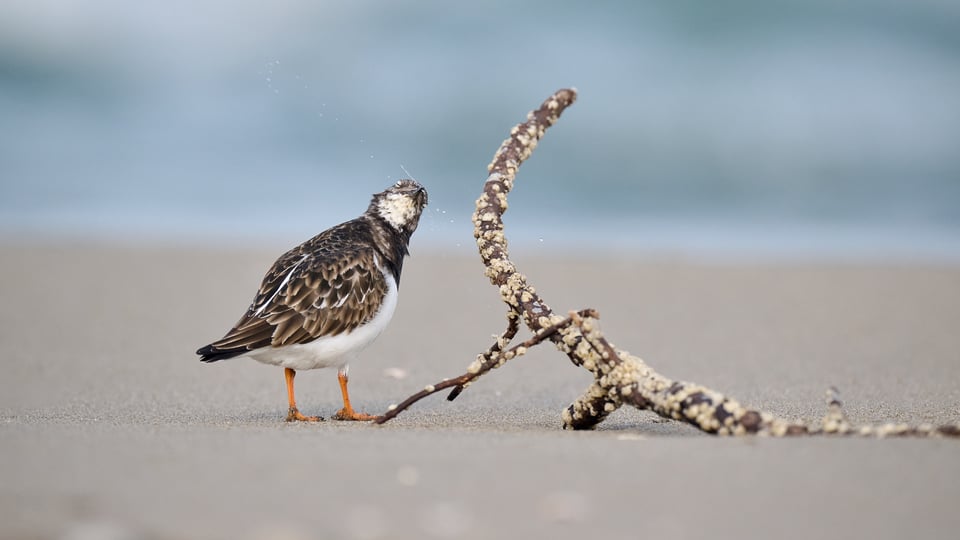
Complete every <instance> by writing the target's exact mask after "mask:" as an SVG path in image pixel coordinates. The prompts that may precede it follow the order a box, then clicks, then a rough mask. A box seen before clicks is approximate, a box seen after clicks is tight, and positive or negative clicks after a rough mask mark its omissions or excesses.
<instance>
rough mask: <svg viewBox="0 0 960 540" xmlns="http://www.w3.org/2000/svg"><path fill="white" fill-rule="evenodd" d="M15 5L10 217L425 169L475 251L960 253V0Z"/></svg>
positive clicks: (434, 209) (221, 198)
mask: <svg viewBox="0 0 960 540" xmlns="http://www.w3.org/2000/svg"><path fill="white" fill-rule="evenodd" d="M134 4H135V3H130V2H122V1H119V0H114V1H110V0H95V1H91V2H85V3H83V6H82V7H80V6H79V5H77V6H76V7H71V4H67V5H61V3H58V2H53V1H52V0H51V1H38V2H32V3H18V5H8V4H7V3H4V4H2V5H0V235H2V236H7V237H9V236H19V235H23V236H27V237H29V236H44V237H50V236H53V237H58V236H62V237H66V238H93V239H98V238H102V239H119V240H133V241H140V240H146V241H162V242H185V243H193V244H204V243H212V242H227V243H233V244H246V243H265V242H274V241H280V242H285V243H295V242H297V241H299V240H301V239H303V238H305V237H307V236H309V235H311V234H313V233H315V232H317V231H319V230H321V229H323V228H325V227H327V226H329V225H332V224H334V223H337V222H339V221H342V220H344V219H348V218H350V217H353V216H355V215H356V214H358V213H359V212H361V211H362V210H363V209H364V208H365V206H366V202H367V200H368V197H369V195H370V193H372V192H374V191H379V190H381V189H383V188H384V187H385V186H386V185H388V184H390V183H392V182H393V181H395V180H396V179H398V178H401V177H405V176H407V174H406V173H405V172H404V171H403V170H402V168H401V166H403V167H405V168H406V169H407V170H408V171H409V172H410V173H411V174H412V175H413V176H415V177H416V178H417V179H419V180H420V181H421V182H422V183H423V184H425V185H426V186H427V187H428V189H429V191H430V197H431V207H430V214H429V216H427V217H426V218H425V219H424V222H423V226H422V227H421V231H420V232H418V233H417V237H416V239H415V244H416V245H420V246H425V247H430V248H431V249H441V250H444V249H450V250H456V249H469V245H470V243H471V240H472V239H471V227H470V224H469V215H470V212H471V210H472V205H473V201H474V199H475V198H476V196H477V194H478V192H479V187H480V184H481V182H482V181H483V179H484V177H485V174H486V169H485V167H486V164H487V163H488V162H489V160H490V158H491V156H492V154H493V152H494V150H495V149H496V148H497V146H498V145H499V143H500V141H501V140H502V139H503V138H504V136H505V135H506V134H507V132H508V130H509V128H510V127H511V126H512V125H513V124H515V123H516V122H518V121H520V120H521V119H523V117H524V115H525V114H526V112H527V111H528V110H529V109H530V108H531V107H533V106H535V105H537V104H538V103H539V102H540V101H541V100H542V99H543V98H545V97H546V96H547V95H549V94H550V93H551V92H552V91H554V90H555V89H557V88H560V87H562V86H568V85H569V86H576V87H577V88H578V89H579V91H580V100H579V101H578V103H577V104H576V105H575V106H574V107H573V108H571V109H570V110H569V111H568V112H567V113H566V114H565V115H564V117H563V119H562V120H561V122H560V124H558V125H557V126H556V127H555V128H554V129H553V130H551V131H550V132H549V133H548V135H547V138H546V139H545V140H544V141H543V142H542V144H541V145H540V147H539V148H538V149H537V151H536V152H535V153H534V156H533V158H532V160H531V161H530V162H529V163H527V164H526V165H525V166H524V167H523V169H521V172H520V177H519V181H518V184H517V188H516V190H515V192H514V194H513V195H512V196H511V209H510V212H509V214H508V216H507V220H508V226H509V227H510V228H509V230H508V232H509V233H510V237H511V239H512V240H513V241H514V242H515V244H521V245H525V246H529V247H530V248H532V249H538V250H543V251H550V250H563V249H565V248H564V244H565V242H575V243H577V244H580V245H588V246H591V247H593V248H596V249H600V250H617V251H619V252H622V253H645V252H668V253H679V254H694V255H695V254H719V255H721V256H722V255H731V256H734V255H737V254H743V253H745V254H759V255H764V254H772V255H791V254H792V255H798V256H821V257H834V256H842V257H850V256H852V257H859V256H871V257H872V256H878V257H884V258H892V259H916V258H921V259H937V260H941V259H943V260H960V4H958V3H950V2H939V1H935V0H921V1H914V2H900V1H889V2H886V1H871V2H867V1H848V2H833V1H825V0H808V1H790V2H762V1H746V0H741V1H731V2H724V3H713V2H692V1H685V2H676V1H675V2H594V3H576V4H574V3H571V4H569V5H566V6H562V7H561V5H560V4H558V3H556V2H505V1H504V2H482V3H481V2H474V3H465V2H440V1H437V2H389V3H387V2H348V1H338V2H316V1H306V0H304V1H290V2H283V3H279V4H272V3H266V2H257V3H253V2H239V3H238V2H228V1H226V0H218V1H207V2H199V3H197V2H185V1H175V2H167V3H163V4H158V5H155V6H140V5H134Z"/></svg>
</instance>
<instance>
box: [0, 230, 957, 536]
mask: <svg viewBox="0 0 960 540" xmlns="http://www.w3.org/2000/svg"><path fill="white" fill-rule="evenodd" d="M286 247H287V246H277V247H276V249H263V250H259V249H258V250H256V251H239V250H233V251H230V250H203V249H199V248H178V247H119V246H96V245H80V246H71V245H69V244H66V243H52V242H46V243H40V244H38V245H28V244H25V243H24V244H13V243H6V244H3V245H0V254H2V256H0V260H2V263H0V298H2V300H3V309H2V310H0V317H2V324H0V353H2V360H0V366H2V368H0V374H2V375H0V419H2V420H0V452H2V454H0V456H2V459H0V479H2V481H0V538H18V539H20V538H26V539H33V538H38V539H40V538H42V539H47V538H50V539H60V538H63V539H71V540H74V539H94V538H97V539H132V538H137V539H139V538H144V539H179V538H209V539H250V540H266V539H278V540H279V539H285V540H286V539H314V538H316V539H329V538H345V539H349V538H357V539H376V538H384V539H406V538H410V539H413V538H418V539H419V538H464V539H488V538H580V537H590V538H600V537H603V538H610V539H619V538H624V539H626V538H703V537H706V536H708V535H709V536H711V537H714V538H797V539H808V538H871V539H886V538H890V539H895V538H907V537H916V538H925V539H928V538H955V535H956V531H957V530H960V513H958V512H957V508H958V506H960V483H958V482H957V479H958V478H960V441H956V440H860V439H825V438H801V439H792V440H773V439H759V438H744V439H733V438H717V437H712V436H707V435H702V434H700V433H698V432H697V431H695V430H694V429H692V428H690V427H688V426H684V425H681V424H678V423H676V422H669V421H663V420H661V419H659V418H657V417H656V416H655V415H653V414H650V413H648V412H640V411H636V410H632V409H621V410H619V411H617V412H616V413H615V414H614V415H613V416H612V417H611V418H610V419H609V420H607V421H606V422H605V423H603V424H602V425H601V426H600V428H599V429H598V430H596V431H592V432H568V431H563V430H561V429H560V418H559V414H560V411H561V409H562V408H563V407H565V406H566V405H567V404H569V402H570V401H572V400H573V399H575V398H576V397H577V396H578V395H579V394H580V392H581V391H582V390H583V389H584V388H586V386H587V385H588V384H589V382H590V376H589V374H588V373H587V372H586V371H583V370H582V369H580V368H576V367H574V366H572V365H571V364H570V363H569V361H567V359H566V358H565V357H564V356H562V355H560V354H559V353H557V352H556V351H555V350H554V349H552V348H551V347H549V346H542V347H540V348H538V349H536V350H533V351H532V352H531V353H530V354H529V355H528V356H526V357H523V358H520V359H517V360H515V361H513V362H511V363H509V364H507V365H506V366H504V367H503V368H501V369H500V370H497V371H496V372H494V373H492V374H490V375H489V376H487V377H485V378H483V379H481V380H480V381H479V382H478V383H477V384H475V385H474V386H472V387H470V388H469V389H467V390H466V391H465V392H464V393H463V395H461V396H460V398H459V399H457V400H456V401H454V402H447V401H445V400H444V399H443V396H441V395H438V396H435V397H433V398H431V399H427V400H425V401H423V402H421V403H419V404H418V405H416V406H414V407H413V408H412V409H411V410H410V411H408V412H406V413H404V414H402V415H401V416H400V417H398V418H397V419H396V420H395V421H393V422H391V423H389V424H387V425H385V426H379V427H377V426H371V425H367V424H357V423H343V422H336V421H326V422H323V423H320V424H315V425H305V424H297V425H292V424H287V423H284V422H283V417H284V415H285V412H286V395H285V391H284V382H283V374H282V370H280V369H279V368H275V367H270V366H264V365H261V364H258V363H256V362H254V361H252V360H243V359H240V360H230V361H224V362H218V363H216V364H212V365H204V364H201V363H200V362H199V361H197V358H196V356H195V355H194V350H196V349H197V347H199V346H201V345H204V344H206V343H208V342H209V341H211V340H212V339H215V338H217V337H219V336H220V335H222V333H223V332H224V331H225V330H226V329H227V328H228V327H229V326H230V324H231V323H233V322H234V321H235V320H236V319H237V318H238V317H239V315H240V314H241V313H242V311H243V310H244V309H245V308H246V306H247V304H248V303H249V301H250V299H251V298H252V295H253V293H254V289H255V286H256V284H257V283H258V282H259V279H260V277H261V276H262V273H263V271H264V270H265V269H266V268H267V267H268V266H269V265H270V263H271V262H272V261H273V259H274V258H275V256H276V255H277V254H279V253H280V252H282V251H283V250H284V249H285V248H286ZM414 252H415V253H414V257H412V258H411V259H409V260H408V261H407V265H406V266H405V268H404V276H403V282H402V284H401V298H400V305H399V307H398V310H397V313H396V316H395V318H394V322H393V324H392V325H391V327H390V328H388V330H387V331H386V333H385V334H384V335H383V336H382V337H381V338H380V339H379V341H377V342H376V343H375V344H374V345H373V346H371V348H370V349H368V350H367V351H366V352H365V353H364V354H363V356H362V357H361V358H360V360H358V361H357V362H356V363H355V364H353V365H352V366H351V372H350V373H351V394H352V398H353V400H354V405H355V406H357V408H358V409H359V410H362V411H365V412H369V413H380V412H383V411H384V410H386V408H387V407H388V406H389V405H390V404H391V403H396V402H398V401H400V400H402V399H403V398H405V397H406V396H408V395H410V394H411V393H413V392H415V391H417V390H419V389H420V388H422V387H423V386H424V385H426V384H430V383H434V382H437V381H439V380H440V379H442V378H444V377H450V376H454V375H457V374H460V373H462V372H463V371H464V369H465V367H466V366H467V365H468V364H469V363H470V362H471V361H472V360H473V358H474V357H475V355H476V354H477V353H479V352H481V351H483V350H484V349H485V348H486V347H487V346H489V344H490V341H491V335H492V334H495V333H498V332H500V331H502V329H503V326H504V319H503V314H504V309H503V308H502V307H501V305H500V303H499V298H498V295H497V294H496V291H495V290H494V289H493V287H492V286H490V285H489V284H488V283H487V282H486V280H485V278H484V277H483V274H482V267H481V266H480V263H479V261H478V260H477V259H476V258H475V257H473V256H469V255H456V256H453V255H445V254H442V253H429V252H426V250H419V249H417V246H416V245H414ZM515 260H516V262H517V263H518V264H519V266H520V268H521V270H523V271H524V272H525V273H526V274H527V275H528V276H529V277H530V280H531V282H532V283H533V284H534V285H536V286H537V289H538V290H539V291H540V292H541V293H542V294H543V296H544V298H545V299H546V300H547V301H548V302H549V303H550V304H551V306H552V307H553V308H554V309H555V310H558V311H562V312H565V311H567V310H570V309H580V308H586V307H591V308H595V309H597V310H599V312H600V314H601V320H602V322H603V328H604V331H605V332H606V335H607V336H608V337H609V338H610V339H611V340H612V341H613V342H614V343H616V344H617V345H618V346H620V347H622V348H625V349H628V350H630V351H631V352H633V353H635V354H637V355H639V356H641V357H643V358H644V359H645V360H646V361H647V362H648V363H649V364H650V365H651V366H652V367H654V368H655V369H656V370H658V371H660V372H661V373H663V374H665V375H667V376H670V377H673V378H677V379H684V380H692V381H696V382H699V383H702V384H705V385H708V386H710V387H713V388H715V389H717V390H721V391H723V392H725V393H727V394H729V395H731V396H733V397H735V398H737V399H738V400H740V401H741V402H743V403H746V404H749V405H752V406H755V407H758V408H762V409H765V410H768V411H771V412H773V413H776V414H778V415H781V416H785V417H789V418H796V419H807V420H810V421H813V420H815V419H817V418H819V417H820V415H821V414H822V413H823V411H824V404H823V395H824V391H825V390H826V389H827V388H828V387H829V386H831V385H834V386H837V387H838V388H839V389H840V390H841V392H842V394H841V395H842V398H843V399H844V401H845V402H846V410H847V413H848V415H849V416H850V417H851V419H852V420H853V421H855V422H858V423H864V422H884V421H891V420H892V421H898V422H900V421H902V422H910V423H923V422H930V423H945V422H957V421H960V332H958V331H957V327H958V321H960V267H956V266H935V265H919V264H913V265H893V264H886V265H885V264H875V263H833V264H826V263H797V262H790V263H788V262H769V263H763V262H744V263H734V262H730V261H725V262H717V261H714V262H710V261H695V260H683V259H671V258H667V257H661V258H653V257H651V258H626V257H615V256H614V255H613V254H611V255H609V256H606V257H600V258H597V259H593V260H589V261H578V260H573V259H565V258H563V257H561V256H549V255H545V254H539V253H535V254H533V255H531V256H524V254H523V253H517V254H515ZM391 368H399V369H401V370H403V373H404V374H405V377H402V378H396V377H394V376H389V375H388V374H389V373H392V372H391V371H390V370H391ZM297 392H298V401H299V405H300V408H301V410H302V411H303V412H304V413H306V414H320V415H323V416H327V417H329V416H330V415H332V414H333V413H334V412H335V411H336V410H337V408H338V407H339V403H340V402H339V399H340V398H339V389H338V386H337V382H336V374H335V372H334V371H330V370H325V371H313V372H304V373H302V374H301V376H300V377H298V378H297Z"/></svg>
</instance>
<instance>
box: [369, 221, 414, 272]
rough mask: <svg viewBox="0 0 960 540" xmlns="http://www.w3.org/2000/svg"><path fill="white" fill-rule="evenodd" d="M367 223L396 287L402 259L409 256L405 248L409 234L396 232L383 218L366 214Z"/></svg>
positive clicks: (408, 241) (401, 267) (408, 240)
mask: <svg viewBox="0 0 960 540" xmlns="http://www.w3.org/2000/svg"><path fill="white" fill-rule="evenodd" d="M366 219H367V222H368V223H369V224H370V231H371V233H372V235H373V243H374V245H376V247H377V251H378V252H379V253H380V255H382V256H383V258H384V261H385V263H386V265H387V268H389V270H390V272H391V273H392V274H393V277H394V279H395V280H396V281H397V285H398V286H399V284H400V271H401V270H402V269H403V258H404V257H405V256H406V255H408V254H409V251H407V246H408V245H409V243H410V233H407V232H403V231H398V230H397V229H395V228H394V227H392V226H391V225H390V224H389V223H387V222H386V221H385V220H384V219H383V218H381V217H379V216H376V215H370V214H367V216H366Z"/></svg>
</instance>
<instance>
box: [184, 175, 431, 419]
mask: <svg viewBox="0 0 960 540" xmlns="http://www.w3.org/2000/svg"><path fill="white" fill-rule="evenodd" d="M426 205H427V191H426V190H425V189H424V188H423V186H421V185H420V184H418V183H417V182H415V181H413V180H400V181H399V182H397V183H396V184H394V185H392V186H390V187H389V188H387V189H386V190H384V191H382V192H380V193H376V194H374V195H373V198H372V200H371V201H370V206H369V207H368V208H367V211H366V212H364V213H363V215H361V216H360V217H358V218H356V219H352V220H350V221H347V222H345V223H341V224H340V225H337V226H335V227H332V228H330V229H328V230H326V231H324V232H322V233H320V234H318V235H316V236H314V237H313V238H311V239H309V240H307V241H306V242H304V243H302V244H300V245H299V246H297V247H295V248H293V249H291V250H290V251H288V252H286V253H284V254H283V255H281V256H280V258H279V259H277V261H276V262H275V263H273V266H272V267H270V270H268V271H267V275H266V276H264V278H263V282H262V283H261V284H260V289H259V290H258V291H257V294H256V296H255V297H254V299H253V303H252V304H250V307H249V308H247V311H246V313H244V314H243V317H241V318H240V320H239V321H237V324H235V325H234V326H233V328H232V329H230V331H229V332H227V333H226V335H225V336H223V337H222V338H220V339H219V340H217V341H214V342H213V343H211V344H209V345H207V346H205V347H201V348H200V349H199V350H198V351H197V354H198V355H200V360H202V361H203V362H216V361H218V360H225V359H227V358H234V357H249V358H253V359H254V360H257V361H260V362H263V363H265V364H272V365H276V366H281V367H283V368H284V369H283V371H284V377H285V379H286V383H287V400H288V401H289V405H290V407H289V409H288V412H287V421H288V422H292V421H307V422H317V421H320V420H323V418H322V417H320V416H305V415H303V414H301V413H300V411H299V410H298V409H297V402H296V398H295V396H294V389H293V380H294V377H296V374H297V371H299V370H305V369H318V368H326V367H337V368H338V372H337V378H338V379H339V381H340V391H341V393H342V395H343V408H342V409H340V411H339V412H337V413H336V414H335V415H334V418H335V419H337V420H372V419H373V418H375V417H374V416H371V415H368V414H363V413H358V412H356V411H354V409H353V407H352V406H351V405H350V395H349V393H348V392H347V382H348V380H349V379H348V369H349V365H348V362H350V361H351V360H352V359H353V358H354V357H355V356H356V355H357V353H359V352H360V351H361V350H363V349H364V348H365V347H366V346H368V345H370V343H372V342H373V341H374V340H375V339H376V338H377V336H379V335H380V333H381V332H383V330H384V328H386V327H387V323H389V322H390V319H391V317H393V311H394V309H395V308H396V307H397V295H398V292H397V291H398V286H399V285H400V270H401V269H402V268H403V258H404V257H405V256H406V255H408V254H409V251H408V250H407V246H408V244H409V243H410V237H411V236H412V235H413V232H414V231H415V230H416V229H417V224H418V223H419V221H420V214H421V213H422V212H423V209H424V207H426Z"/></svg>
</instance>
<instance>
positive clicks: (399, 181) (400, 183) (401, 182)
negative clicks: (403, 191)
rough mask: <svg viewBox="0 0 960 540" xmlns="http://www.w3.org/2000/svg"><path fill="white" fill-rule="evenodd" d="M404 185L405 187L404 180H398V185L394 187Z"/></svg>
mask: <svg viewBox="0 0 960 540" xmlns="http://www.w3.org/2000/svg"><path fill="white" fill-rule="evenodd" d="M402 185H403V180H397V183H396V184H394V185H393V187H400V186H402Z"/></svg>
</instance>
